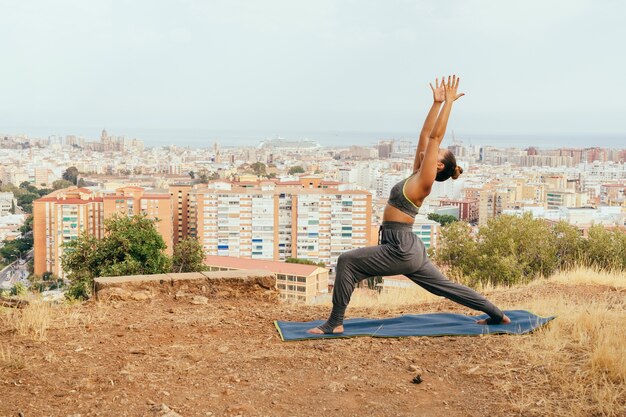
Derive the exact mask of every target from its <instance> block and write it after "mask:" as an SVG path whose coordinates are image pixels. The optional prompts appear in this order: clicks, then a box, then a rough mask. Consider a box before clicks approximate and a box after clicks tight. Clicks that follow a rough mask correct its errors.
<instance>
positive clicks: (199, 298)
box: [191, 295, 209, 305]
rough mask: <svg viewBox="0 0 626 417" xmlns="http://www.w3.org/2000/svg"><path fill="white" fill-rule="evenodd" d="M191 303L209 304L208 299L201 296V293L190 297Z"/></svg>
mask: <svg viewBox="0 0 626 417" xmlns="http://www.w3.org/2000/svg"><path fill="white" fill-rule="evenodd" d="M191 304H196V305H201V304H209V299H208V298H206V297H203V296H202V295H196V296H194V297H193V298H192V299H191Z"/></svg>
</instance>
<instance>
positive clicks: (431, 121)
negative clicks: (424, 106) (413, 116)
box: [413, 78, 445, 172]
mask: <svg viewBox="0 0 626 417" xmlns="http://www.w3.org/2000/svg"><path fill="white" fill-rule="evenodd" d="M430 89H431V90H433V105H432V106H431V107H430V111H429V112H428V115H427V116H426V120H425V121H424V126H423V127H422V131H421V132H420V137H419V142H417V151H415V161H414V162H413V172H416V171H417V170H419V169H420V166H421V165H422V158H423V157H424V151H425V150H426V146H427V145H428V137H429V136H430V133H431V132H432V130H433V127H434V126H435V120H436V119H437V114H438V113H439V109H440V108H441V104H442V103H443V101H444V99H445V90H444V87H443V78H442V79H441V84H439V78H435V87H433V84H432V83H430Z"/></svg>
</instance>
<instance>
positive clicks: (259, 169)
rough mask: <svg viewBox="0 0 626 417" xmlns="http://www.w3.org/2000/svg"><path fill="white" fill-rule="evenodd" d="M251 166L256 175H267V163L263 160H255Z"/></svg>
mask: <svg viewBox="0 0 626 417" xmlns="http://www.w3.org/2000/svg"><path fill="white" fill-rule="evenodd" d="M250 168H252V172H254V174H255V175H258V176H263V175H265V164H264V163H263V162H255V163H253V164H252V165H250Z"/></svg>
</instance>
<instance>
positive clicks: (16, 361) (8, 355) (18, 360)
mask: <svg viewBox="0 0 626 417" xmlns="http://www.w3.org/2000/svg"><path fill="white" fill-rule="evenodd" d="M25 367H26V361H25V360H24V358H22V357H21V356H18V355H16V354H14V353H13V351H12V350H11V346H10V345H6V346H5V345H0V368H5V369H24V368H25Z"/></svg>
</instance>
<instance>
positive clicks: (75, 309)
mask: <svg viewBox="0 0 626 417" xmlns="http://www.w3.org/2000/svg"><path fill="white" fill-rule="evenodd" d="M111 308H112V307H111V305H106V304H101V303H95V304H94V305H93V306H92V308H88V309H86V308H84V306H82V305H81V304H53V303H50V302H46V301H43V300H37V299H36V300H31V301H30V303H29V305H28V306H27V307H25V308H23V309H15V308H5V309H2V310H0V324H1V325H2V326H1V327H2V328H5V329H9V330H10V331H12V332H13V333H14V334H16V335H19V336H23V337H27V338H30V339H32V340H37V341H45V340H46V339H47V335H48V331H49V330H51V329H54V330H59V329H67V328H76V327H89V326H91V325H92V324H95V323H98V322H102V321H103V320H106V318H107V317H108V316H109V315H110V310H111Z"/></svg>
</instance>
